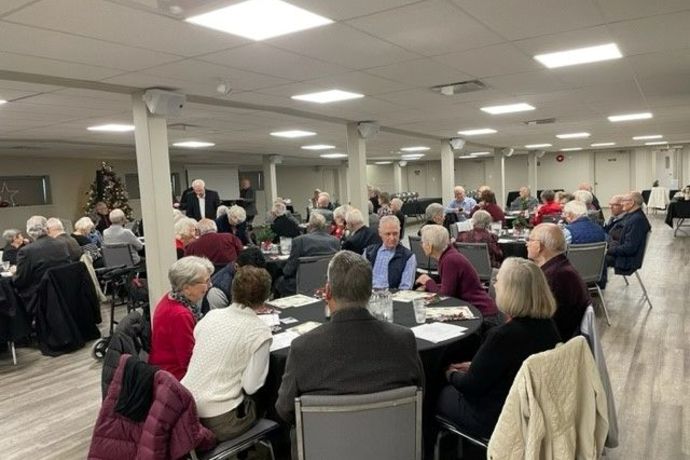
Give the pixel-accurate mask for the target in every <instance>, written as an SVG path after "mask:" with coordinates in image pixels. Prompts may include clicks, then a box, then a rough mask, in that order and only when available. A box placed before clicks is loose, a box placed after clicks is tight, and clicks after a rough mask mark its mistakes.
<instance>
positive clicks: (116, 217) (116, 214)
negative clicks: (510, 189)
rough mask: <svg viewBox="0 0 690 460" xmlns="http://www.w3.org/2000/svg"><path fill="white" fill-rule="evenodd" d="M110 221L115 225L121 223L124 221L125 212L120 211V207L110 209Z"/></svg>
mask: <svg viewBox="0 0 690 460" xmlns="http://www.w3.org/2000/svg"><path fill="white" fill-rule="evenodd" d="M110 223H112V224H115V225H123V224H124V223H125V213H124V212H122V209H113V210H112V211H110Z"/></svg>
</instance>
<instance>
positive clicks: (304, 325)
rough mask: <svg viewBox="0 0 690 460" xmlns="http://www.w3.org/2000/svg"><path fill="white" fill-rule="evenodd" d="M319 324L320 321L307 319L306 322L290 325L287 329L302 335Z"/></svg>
mask: <svg viewBox="0 0 690 460" xmlns="http://www.w3.org/2000/svg"><path fill="white" fill-rule="evenodd" d="M319 326H321V323H317V322H316V321H307V322H306V323H302V324H300V325H299V326H295V327H291V328H290V329H288V331H289V332H292V333H293V334H297V335H302V334H306V333H307V332H309V331H311V330H312V329H316V328H317V327H319Z"/></svg>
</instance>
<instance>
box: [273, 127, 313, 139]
mask: <svg viewBox="0 0 690 460" xmlns="http://www.w3.org/2000/svg"><path fill="white" fill-rule="evenodd" d="M271 136H275V137H287V138H288V139H295V138H297V137H308V136H316V133H315V132H312V131H302V130H299V129H293V130H290V131H275V132H272V133H271Z"/></svg>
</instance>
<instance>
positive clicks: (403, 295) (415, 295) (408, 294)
mask: <svg viewBox="0 0 690 460" xmlns="http://www.w3.org/2000/svg"><path fill="white" fill-rule="evenodd" d="M428 295H429V293H428V292H424V291H398V292H396V293H395V294H393V295H392V296H391V297H393V300H397V301H398V302H412V301H413V300H415V299H423V298H424V297H426V296H428Z"/></svg>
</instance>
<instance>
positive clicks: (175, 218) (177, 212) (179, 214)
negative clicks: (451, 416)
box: [173, 209, 184, 222]
mask: <svg viewBox="0 0 690 460" xmlns="http://www.w3.org/2000/svg"><path fill="white" fill-rule="evenodd" d="M183 217H184V214H183V213H182V211H180V210H179V209H173V222H177V221H178V220H180V219H182V218H183Z"/></svg>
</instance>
